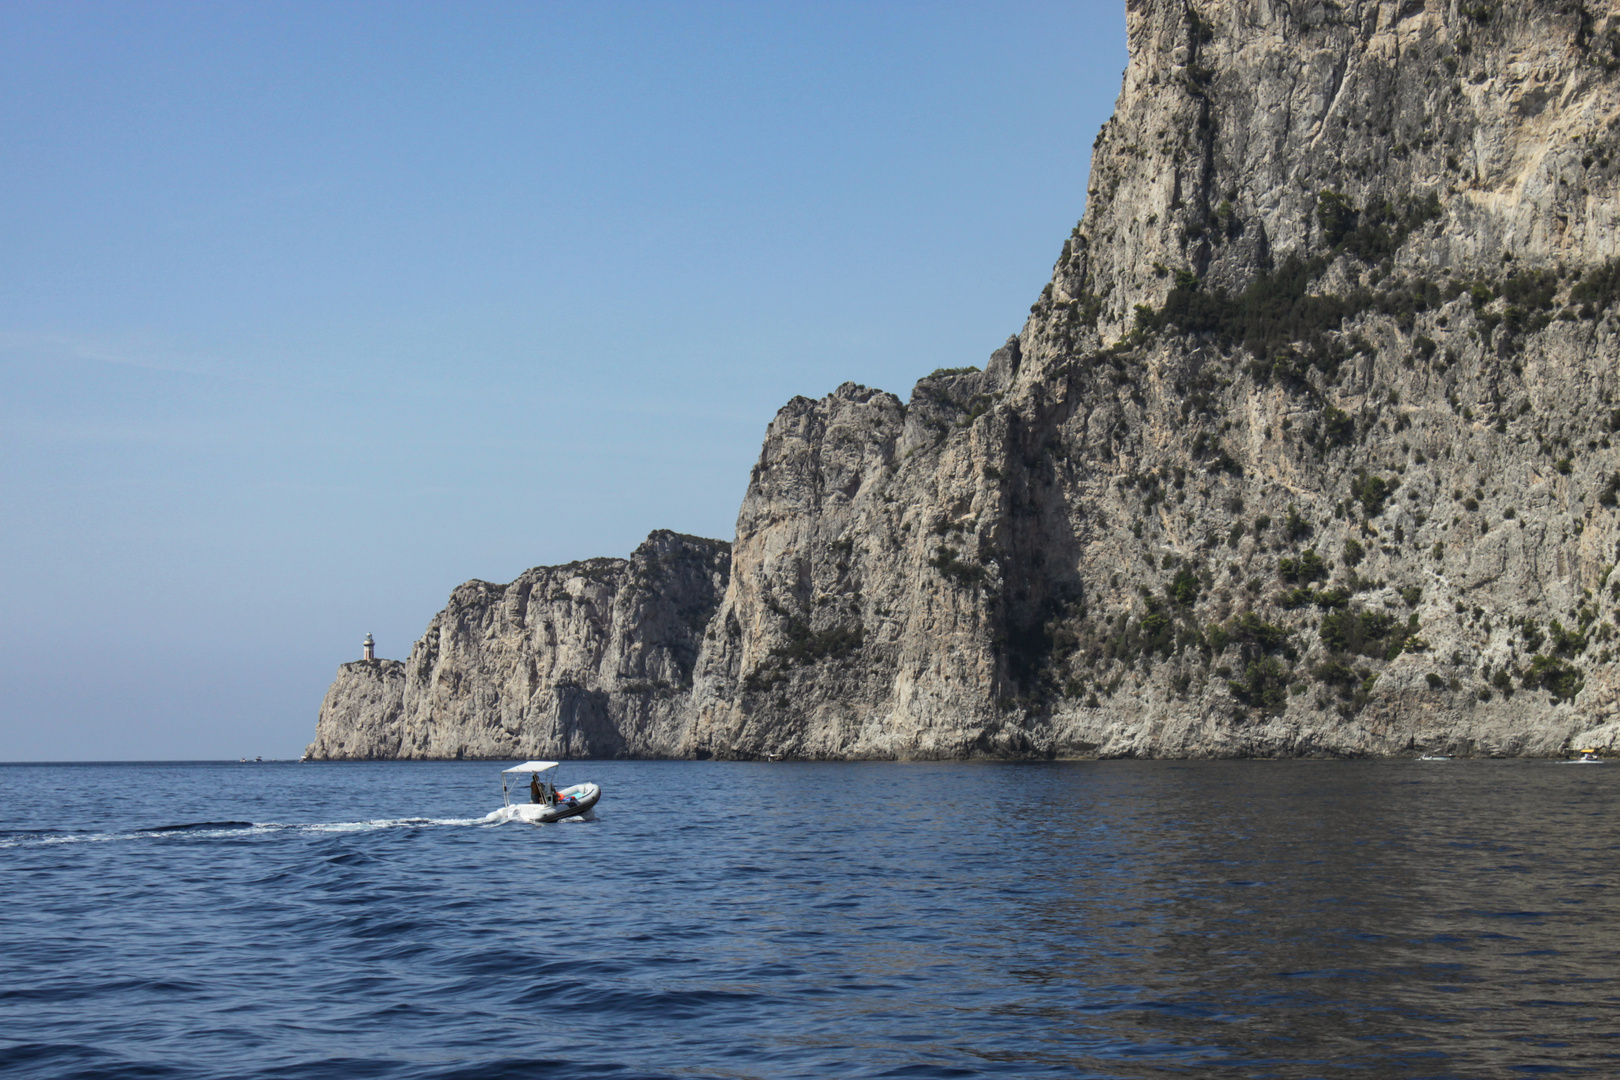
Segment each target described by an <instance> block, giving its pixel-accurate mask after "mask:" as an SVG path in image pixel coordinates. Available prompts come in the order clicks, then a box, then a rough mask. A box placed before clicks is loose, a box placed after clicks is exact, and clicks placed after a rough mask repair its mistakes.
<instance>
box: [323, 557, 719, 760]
mask: <svg viewBox="0 0 1620 1080" xmlns="http://www.w3.org/2000/svg"><path fill="white" fill-rule="evenodd" d="M730 547H731V546H730V545H729V544H727V543H725V542H724V541H720V540H705V539H702V538H700V537H695V536H683V535H680V534H679V533H673V532H668V531H660V532H655V533H653V534H652V535H651V536H649V537H648V538H647V540H646V542H645V543H643V544H642V545H641V546H640V547H638V548H637V549H636V550H635V553H634V554H633V555H631V556H630V558H628V559H587V560H585V561H584V562H576V563H569V564H567V565H565V566H542V567H536V568H535V569H533V570H529V571H527V572H526V573H524V574H523V575H522V576H521V577H519V578H518V579H517V580H516V581H514V582H512V583H511V584H509V585H495V584H491V583H490V582H486V581H469V582H467V583H466V584H465V585H462V586H461V587H460V588H458V589H456V591H455V592H454V593H452V594H451V596H450V603H449V604H448V605H447V606H446V607H445V609H444V610H443V611H441V612H439V614H438V615H436V616H434V617H433V621H432V622H431V623H429V624H428V629H427V633H426V634H424V635H423V636H422V638H421V640H419V641H418V642H417V643H416V645H415V647H413V648H412V649H411V655H410V659H409V660H407V661H405V662H404V663H403V664H401V663H399V662H398V661H394V660H383V661H376V662H375V663H374V664H368V663H366V662H365V661H360V662H357V663H353V664H345V665H343V667H342V668H341V669H340V670H339V672H338V679H337V681H336V682H335V683H333V686H332V689H331V690H330V691H329V692H328V694H327V700H326V704H325V705H323V706H322V709H321V715H320V720H319V722H318V724H317V727H316V733H315V741H314V742H313V743H312V744H311V745H310V747H309V749H308V750H306V751H305V757H306V758H307V759H312V760H323V759H335V758H376V757H391V758H462V757H470V758H499V757H512V756H520V757H521V756H523V755H528V754H533V755H553V756H566V757H618V756H625V755H637V756H660V755H670V754H674V753H678V752H679V749H680V746H681V744H682V739H683V736H684V733H685V728H686V716H687V703H688V701H689V699H690V696H691V691H692V669H693V665H694V663H695V662H696V660H697V653H698V646H699V642H700V641H701V639H702V636H703V630H704V627H705V626H707V625H708V623H709V621H710V618H711V617H712V615H713V614H714V610H715V607H716V606H717V604H718V603H719V601H720V598H721V596H722V595H723V593H724V591H725V587H726V580H727V574H728V568H729V565H730ZM373 668H375V670H373ZM390 693H391V694H392V695H393V696H392V697H391V698H390V697H389V696H388V695H389V694H390Z"/></svg>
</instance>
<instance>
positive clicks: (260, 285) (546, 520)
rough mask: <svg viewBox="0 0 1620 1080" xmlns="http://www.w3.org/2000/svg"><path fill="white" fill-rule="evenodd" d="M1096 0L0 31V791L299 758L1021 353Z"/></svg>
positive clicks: (1062, 229) (610, 8)
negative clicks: (63, 777) (169, 763)
mask: <svg viewBox="0 0 1620 1080" xmlns="http://www.w3.org/2000/svg"><path fill="white" fill-rule="evenodd" d="M1123 7H1124V5H1123V2H1122V0H1111V2H1108V3H1075V2H1068V3H1044V2H1041V3H1033V2H1032V3H879V2H862V3H833V2H818V3H804V4H798V3H760V2H749V3H702V2H695V0H694V2H686V3H654V2H644V3H601V2H592V3H580V4H564V3H555V4H542V3H526V4H501V3H481V4H480V3H453V4H452V3H444V4H438V3H339V2H323V3H308V4H300V3H202V2H196V3H185V4H174V3H161V2H154V3H121V4H77V3H71V2H60V0H52V2H49V3H37V4H36V3H11V2H4V3H0V94H3V97H4V100H3V107H0V142H3V145H4V146H5V147H6V151H5V153H4V155H3V156H0V236H3V250H4V260H3V263H0V372H3V379H4V387H5V390H4V393H3V394H0V499H3V500H4V513H3V516H0V522H3V526H0V545H3V549H0V574H3V577H0V596H3V614H4V618H3V620H0V760H40V759H46V760H85V759H91V760H97V759H129V758H209V757H237V756H240V755H243V754H247V755H253V754H263V755H265V756H266V757H291V756H296V754H297V753H298V752H299V751H300V750H301V749H302V747H303V745H304V743H306V742H307V741H308V739H309V737H310V735H311V733H312V732H313V728H314V723H315V714H316V711H317V709H318V707H319V704H320V699H321V696H322V694H323V693H324V692H325V690H326V686H327V683H328V682H329V681H330V680H331V677H332V674H333V672H334V670H335V668H336V666H337V665H338V664H339V663H340V662H342V661H345V660H349V659H355V658H357V657H358V655H359V644H360V639H361V638H362V637H363V636H364V635H365V634H366V633H367V632H368V631H370V632H372V633H374V634H376V636H377V639H378V642H379V653H380V654H381V655H383V656H389V657H397V658H400V659H403V658H404V657H405V656H406V654H407V653H408V651H409V649H410V646H411V643H412V641H413V640H415V638H416V637H417V635H419V634H420V633H421V632H422V630H423V629H424V627H425V626H426V625H427V621H428V619H429V618H430V617H431V616H432V614H433V613H434V612H435V611H437V610H438V609H439V608H440V607H441V606H442V605H443V603H444V600H445V598H446V596H447V595H448V593H449V591H450V590H451V589H452V588H453V587H454V586H455V585H457V584H458V583H460V582H462V581H465V580H467V579H469V578H474V577H481V578H485V579H490V580H495V581H508V580H510V579H511V578H513V577H515V576H516V575H517V574H518V573H520V572H521V571H522V570H524V569H525V568H527V567H529V566H533V565H537V564H542V563H556V562H566V561H568V560H570V559H577V558H584V557H587V556H591V555H625V554H628V553H629V552H630V550H631V549H632V548H634V547H635V545H636V544H637V543H638V542H640V540H641V539H642V538H643V537H644V536H645V535H646V534H647V533H648V532H649V531H651V530H652V529H655V528H672V529H677V530H680V531H682V532H691V533H698V534H702V535H706V536H717V537H723V538H726V539H730V538H731V537H732V536H733V533H734V529H735V521H736V513H737V507H738V504H739V502H740V500H741V497H742V494H743V488H744V485H745V484H746V481H747V477H748V469H749V466H750V465H751V464H752V463H753V461H754V459H755V457H756V456H757V454H758V450H759V442H760V437H761V435H762V434H763V432H764V429H765V425H766V424H767V423H768V422H769V421H770V419H771V417H772V415H773V414H774V413H775V411H776V409H777V408H778V407H780V406H781V405H782V404H783V403H784V402H786V401H787V400H788V399H789V398H791V397H792V396H793V395H795V394H804V395H807V396H812V397H819V396H821V395H823V394H826V393H828V392H829V391H831V390H832V389H833V388H834V387H836V386H837V385H838V384H839V383H841V382H843V381H845V380H854V381H857V382H861V383H865V384H867V385H869V386H878V387H882V388H884V389H888V390H892V391H894V392H896V393H898V394H900V395H901V396H902V397H904V396H906V395H907V393H908V392H909V390H910V387H911V384H912V383H913V382H914V381H915V380H916V379H917V378H919V377H920V376H922V375H925V374H927V373H928V372H929V371H931V370H933V369H934V368H936V367H942V366H957V365H963V364H982V363H983V361H984V359H985V357H986V356H987V355H988V354H989V353H990V352H991V351H992V350H993V349H995V348H996V347H998V346H999V345H1000V344H1001V342H1002V341H1004V340H1005V339H1006V337H1007V335H1008V334H1011V333H1015V332H1016V331H1017V330H1018V328H1019V327H1020V326H1021V325H1022V323H1023V320H1024V317H1025V315H1026V314H1027V312H1028V307H1029V304H1030V303H1031V302H1032V301H1033V300H1034V299H1035V297H1036V294H1037V293H1038V292H1039V291H1040V288H1041V286H1042V285H1043V284H1044V283H1045V281H1046V280H1047V278H1048V277H1049V275H1050V271H1051V266H1052V263H1053V261H1054V259H1055V258H1056V256H1057V254H1058V251H1059V248H1060V246H1061V244H1062V242H1063V239H1064V238H1065V237H1066V236H1067V235H1068V233H1069V230H1070V228H1072V227H1073V225H1074V223H1075V221H1076V220H1077V219H1078V218H1079V216H1080V214H1081V212H1082V211H1083V209H1084V195H1085V186H1086V172H1087V169H1088V167H1089V161H1090V153H1091V143H1092V139H1093V138H1094V137H1095V136H1096V133H1097V129H1098V126H1099V125H1100V124H1101V123H1102V121H1103V120H1104V119H1106V118H1107V116H1108V113H1109V112H1110V111H1111V109H1112V107H1113V101H1114V97H1115V95H1116V94H1117V93H1118V90H1119V81H1120V75H1121V73H1122V71H1123V69H1124V65H1125V28H1124V12H1123Z"/></svg>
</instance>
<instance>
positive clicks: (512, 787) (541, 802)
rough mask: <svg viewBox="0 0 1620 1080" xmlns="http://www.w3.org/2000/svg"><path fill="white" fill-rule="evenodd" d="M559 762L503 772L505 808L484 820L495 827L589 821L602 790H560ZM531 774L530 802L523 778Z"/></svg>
mask: <svg viewBox="0 0 1620 1080" xmlns="http://www.w3.org/2000/svg"><path fill="white" fill-rule="evenodd" d="M557 768H558V762H555V761H525V762H524V763H523V764H521V765H513V766H512V767H511V768H510V769H502V770H501V808H500V809H499V810H492V811H490V812H489V813H488V814H486V815H485V816H484V820H485V821H487V822H490V823H492V824H500V823H501V822H504V821H527V822H529V823H530V824H531V825H546V824H549V823H550V822H553V821H562V820H564V819H565V818H575V817H589V816H590V814H591V807H593V806H595V805H596V803H597V801H598V800H599V799H601V797H602V789H601V788H600V787H598V786H597V785H595V784H590V783H585V784H574V785H573V786H571V787H564V788H560V787H558V786H557V777H556V769H557ZM524 773H528V774H529V790H528V798H527V799H524V797H523V796H524V791H523V774H524Z"/></svg>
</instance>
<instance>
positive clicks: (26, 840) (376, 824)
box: [0, 818, 483, 848]
mask: <svg viewBox="0 0 1620 1080" xmlns="http://www.w3.org/2000/svg"><path fill="white" fill-rule="evenodd" d="M481 824H483V821H482V820H481V819H479V818H373V819H371V820H369V821H315V822H307V821H262V822H259V821H256V822H252V823H248V824H243V825H231V826H220V827H219V828H209V827H207V826H206V825H204V826H199V827H198V828H194V829H193V828H185V827H180V828H164V829H136V830H132V831H130V832H106V833H70V834H67V835H58V836H17V837H8V838H6V839H0V848H13V847H45V846H48V845H51V844H105V843H110V842H112V841H116V840H159V839H165V840H167V839H174V840H184V839H190V838H193V837H203V838H207V839H209V840H218V839H221V838H223V837H232V836H262V835H264V834H267V833H275V832H317V833H356V832H373V831H375V830H378V829H401V828H420V827H422V826H428V825H481Z"/></svg>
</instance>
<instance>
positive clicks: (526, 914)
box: [0, 761, 1620, 1080]
mask: <svg viewBox="0 0 1620 1080" xmlns="http://www.w3.org/2000/svg"><path fill="white" fill-rule="evenodd" d="M498 768H499V766H496V765H488V764H470V763H442V764H440V763H425V764H355V765H290V764H279V765H278V764H264V765H238V764H175V765H113V766H99V767H86V766H31V765H13V766H4V767H0V829H3V831H0V872H3V877H0V888H3V890H4V891H3V899H0V1066H3V1071H4V1075H5V1076H6V1077H11V1078H19V1077H22V1078H32V1077H51V1078H53V1080H54V1078H63V1077H141V1078H170V1077H174V1078H194V1077H210V1078H212V1077H283V1078H303V1077H312V1078H313V1077H322V1078H324V1077H343V1078H350V1077H386V1078H390V1080H393V1078H401V1080H403V1078H412V1080H414V1078H428V1077H432V1078H450V1077H466V1078H469V1080H472V1078H476V1080H496V1078H501V1077H558V1076H564V1075H570V1076H578V1075H599V1076H607V1077H619V1078H630V1077H727V1078H736V1077H958V1076H961V1077H967V1076H1006V1077H1040V1076H1062V1077H1091V1076H1096V1077H1158V1076H1198V1077H1310V1076H1357V1077H1360V1076H1367V1077H1385V1076H1403V1077H1404V1076H1412V1077H1451V1076H1456V1077H1479V1076H1517V1075H1525V1074H1536V1073H1559V1072H1569V1073H1577V1074H1579V1073H1587V1074H1592V1075H1600V1076H1615V1075H1620V980H1617V971H1620V968H1617V960H1620V956H1617V947H1620V896H1617V890H1616V888H1615V885H1616V881H1617V870H1616V858H1617V855H1620V829H1617V827H1616V813H1617V811H1620V764H1611V765H1604V766H1559V765H1554V764H1551V763H1547V762H1521V761H1512V762H1454V763H1449V764H1445V763H1442V764H1420V763H1414V762H1376V763H1375V762H1198V763H1181V762H1098V763H1076V764H1053V765H1030V764H1021V765H1011V764H1008V765H997V764H942V765H933V764H904V765H898V764H723V763H691V762H685V763H649V762H594V763H583V764H579V765H575V766H572V767H570V768H569V771H568V772H567V773H566V774H565V776H566V777H567V778H568V779H570V780H575V781H577V780H583V779H592V780H596V781H597V782H599V783H601V784H602V785H603V787H604V789H605V792H606V793H605V795H604V797H603V801H602V803H601V805H600V806H599V807H598V814H597V820H595V821H592V822H580V823H572V824H564V825H552V826H543V827H534V826H528V825H504V826H494V827H491V826H483V825H478V824H474V823H472V821H471V820H470V819H475V818H477V817H478V816H480V815H482V814H483V813H485V812H486V811H488V810H490V809H492V808H493V807H494V806H495V805H496V804H497V803H498V802H499V790H498V786H497V784H498V781H497V779H496V773H497V770H498Z"/></svg>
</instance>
